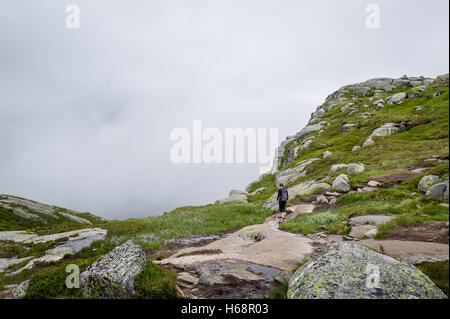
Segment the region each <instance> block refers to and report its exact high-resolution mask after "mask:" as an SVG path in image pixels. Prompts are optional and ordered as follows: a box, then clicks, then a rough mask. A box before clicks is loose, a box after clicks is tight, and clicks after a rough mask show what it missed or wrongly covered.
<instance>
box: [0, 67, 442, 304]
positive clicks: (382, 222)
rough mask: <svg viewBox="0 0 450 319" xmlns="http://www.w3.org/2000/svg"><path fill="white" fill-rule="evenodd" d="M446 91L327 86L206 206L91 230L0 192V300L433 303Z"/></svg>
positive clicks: (76, 217)
mask: <svg viewBox="0 0 450 319" xmlns="http://www.w3.org/2000/svg"><path fill="white" fill-rule="evenodd" d="M448 83H449V76H448V74H447V75H443V76H438V77H437V78H435V79H431V78H423V77H408V76H403V77H402V78H400V79H389V78H377V79H372V80H368V81H366V82H362V83H358V84H353V85H348V86H344V87H342V88H340V89H339V90H337V91H336V92H334V93H332V94H330V95H329V96H328V97H327V98H326V99H325V101H324V103H323V104H322V105H320V106H318V107H317V109H316V111H315V112H314V113H313V114H312V115H311V119H310V121H309V123H308V125H307V126H306V127H305V128H303V129H301V130H300V131H299V132H297V133H296V134H294V135H292V136H289V137H287V138H286V140H285V141H283V143H281V145H280V146H279V148H278V150H277V152H276V154H277V155H276V158H275V160H274V166H273V169H272V170H271V172H269V173H267V174H263V175H262V176H260V177H259V178H258V179H257V180H256V181H255V182H253V183H251V184H250V185H248V187H247V188H246V190H245V191H244V190H232V191H231V192H230V194H229V196H228V197H226V198H224V199H222V200H219V201H217V202H216V203H215V204H211V205H206V206H201V207H181V208H177V209H175V210H174V211H172V212H170V213H165V214H163V215H161V216H157V217H148V218H143V219H130V220H126V221H105V220H102V219H100V218H97V217H95V216H92V215H90V214H87V213H78V212H75V211H71V210H67V209H63V208H59V207H54V206H49V205H44V204H40V203H36V202H33V201H30V200H26V199H22V198H17V197H14V196H8V195H2V196H0V217H1V218H0V297H3V298H11V297H14V298H83V297H84V298H98V297H100V298H128V297H139V298H266V297H272V298H402V299H403V298H446V297H447V296H448V284H449V282H448V281H449V279H448V259H449V246H448V245H449V225H448V221H449V204H448V192H449V186H448V184H449V175H448V174H449V173H448V172H449V163H448V161H449V88H448ZM280 183H283V184H284V185H285V186H287V188H288V190H289V194H290V200H289V202H288V207H287V212H286V213H278V212H277V203H276V192H277V187H278V185H279V184H280ZM73 264H75V265H77V266H79V268H80V271H81V272H82V274H81V277H80V279H81V286H80V289H68V288H67V287H66V286H65V280H66V277H67V273H66V271H65V270H66V266H68V265H73ZM117 269H118V270H119V271H116V270H117ZM372 271H376V272H377V276H378V277H377V276H375V277H370V276H369V274H371V273H372ZM368 276H369V277H368ZM367 278H372V279H371V280H373V282H371V281H369V279H367ZM377 278H378V279H377ZM393 282H395V283H396V284H395V285H393V284H392V283H393Z"/></svg>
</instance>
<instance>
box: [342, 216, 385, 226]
mask: <svg viewBox="0 0 450 319" xmlns="http://www.w3.org/2000/svg"><path fill="white" fill-rule="evenodd" d="M393 218H394V217H392V216H384V215H367V216H357V217H353V218H350V219H349V220H348V221H349V224H350V225H352V226H361V225H372V226H378V225H382V224H385V223H387V222H388V221H390V220H391V219H393Z"/></svg>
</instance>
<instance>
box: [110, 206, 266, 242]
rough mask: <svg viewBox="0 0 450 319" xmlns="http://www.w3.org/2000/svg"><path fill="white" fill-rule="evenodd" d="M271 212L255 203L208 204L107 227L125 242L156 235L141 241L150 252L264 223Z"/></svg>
mask: <svg viewBox="0 0 450 319" xmlns="http://www.w3.org/2000/svg"><path fill="white" fill-rule="evenodd" d="M270 214H271V212H270V211H269V210H267V209H263V208H261V207H258V206H256V205H253V204H233V205H207V206H199V207H181V208H177V209H175V210H173V211H172V212H170V213H165V214H164V215H161V216H155V217H147V218H143V219H130V220H126V221H111V222H108V223H107V224H106V225H105V227H106V228H107V229H108V236H120V237H122V238H123V240H125V239H127V238H132V237H135V238H137V242H139V235H149V234H152V235H153V236H154V239H153V240H151V241H141V242H139V243H140V244H141V245H143V246H144V247H145V248H147V249H156V248H160V247H161V246H162V244H163V243H164V241H165V240H172V239H178V238H186V237H192V236H195V235H209V234H217V233H220V232H224V231H228V230H231V229H236V228H242V227H244V226H248V225H253V224H261V223H263V222H264V220H265V219H266V218H267V217H268V216H270Z"/></svg>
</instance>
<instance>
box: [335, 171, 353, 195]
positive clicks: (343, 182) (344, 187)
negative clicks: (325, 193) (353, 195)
mask: <svg viewBox="0 0 450 319" xmlns="http://www.w3.org/2000/svg"><path fill="white" fill-rule="evenodd" d="M333 188H334V189H335V190H336V191H338V192H345V193H346V192H348V191H350V189H351V186H350V184H349V180H348V176H347V175H345V174H341V175H339V176H338V177H336V179H335V180H334V182H333Z"/></svg>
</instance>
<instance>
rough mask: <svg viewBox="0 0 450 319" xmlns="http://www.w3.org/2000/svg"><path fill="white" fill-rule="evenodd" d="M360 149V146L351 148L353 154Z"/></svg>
mask: <svg viewBox="0 0 450 319" xmlns="http://www.w3.org/2000/svg"><path fill="white" fill-rule="evenodd" d="M360 148H361V146H359V145H355V146H353V148H352V152H355V151H357V150H359V149H360Z"/></svg>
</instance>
